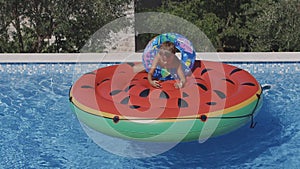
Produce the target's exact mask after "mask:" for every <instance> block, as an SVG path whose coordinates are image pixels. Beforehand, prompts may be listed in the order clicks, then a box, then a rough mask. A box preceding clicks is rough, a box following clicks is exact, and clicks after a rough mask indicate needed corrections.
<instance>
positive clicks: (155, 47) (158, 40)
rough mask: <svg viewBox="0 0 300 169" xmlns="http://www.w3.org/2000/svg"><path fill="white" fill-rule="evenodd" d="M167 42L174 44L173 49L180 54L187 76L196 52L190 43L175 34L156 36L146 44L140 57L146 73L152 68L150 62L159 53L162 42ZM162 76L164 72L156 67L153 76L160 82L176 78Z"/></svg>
mask: <svg viewBox="0 0 300 169" xmlns="http://www.w3.org/2000/svg"><path fill="white" fill-rule="evenodd" d="M168 41H169V42H172V43H174V45H175V47H176V48H177V49H178V50H179V51H180V52H181V62H182V65H183V72H184V74H185V75H188V74H189V73H190V72H191V69H192V68H193V66H194V63H195V58H196V52H195V50H194V47H193V45H192V43H191V42H190V41H189V40H188V39H187V38H185V37H184V36H182V35H180V34H177V33H165V34H161V35H158V36H156V37H155V38H154V39H152V40H151V41H150V42H149V43H148V45H147V46H146V48H145V50H144V53H143V56H142V60H143V65H144V67H145V69H146V71H147V72H149V70H150V68H151V66H152V62H153V60H154V58H155V56H156V55H157V54H158V52H159V49H160V45H161V44H162V43H163V42H168ZM163 74H164V71H163V70H162V69H161V68H160V67H159V66H157V68H156V70H155V72H154V74H153V76H154V77H160V80H173V79H176V77H174V76H161V75H163Z"/></svg>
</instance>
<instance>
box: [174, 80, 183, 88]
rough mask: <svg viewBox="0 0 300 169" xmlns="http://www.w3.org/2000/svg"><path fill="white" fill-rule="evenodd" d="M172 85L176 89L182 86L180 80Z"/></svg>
mask: <svg viewBox="0 0 300 169" xmlns="http://www.w3.org/2000/svg"><path fill="white" fill-rule="evenodd" d="M174 86H175V88H176V89H180V88H183V82H182V81H180V82H176V83H175V84H174Z"/></svg>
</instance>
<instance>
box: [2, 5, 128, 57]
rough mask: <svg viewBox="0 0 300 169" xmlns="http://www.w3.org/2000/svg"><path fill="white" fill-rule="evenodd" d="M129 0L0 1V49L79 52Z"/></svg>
mask: <svg viewBox="0 0 300 169" xmlns="http://www.w3.org/2000/svg"><path fill="white" fill-rule="evenodd" d="M129 2H130V0H91V1H81V0H64V1H61V0H1V1H0V52H78V51H79V49H80V48H81V47H82V46H83V45H84V44H85V41H86V40H87V39H88V38H89V37H90V36H91V35H92V34H93V33H94V32H95V31H96V30H98V29H99V28H101V27H102V26H104V25H105V24H106V23H108V22H110V21H112V20H114V19H115V18H118V17H121V16H123V15H124V14H123V13H124V10H125V9H126V8H125V7H126V5H128V3H129Z"/></svg>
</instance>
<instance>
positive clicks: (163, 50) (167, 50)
mask: <svg viewBox="0 0 300 169" xmlns="http://www.w3.org/2000/svg"><path fill="white" fill-rule="evenodd" d="M159 52H160V55H165V56H168V55H174V54H175V53H176V47H175V45H174V43H172V42H169V41H167V42H163V43H162V44H161V45H160V51H159Z"/></svg>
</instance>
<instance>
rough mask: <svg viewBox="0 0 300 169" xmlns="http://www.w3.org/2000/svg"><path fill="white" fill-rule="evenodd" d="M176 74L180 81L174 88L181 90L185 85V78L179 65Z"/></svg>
mask: <svg viewBox="0 0 300 169" xmlns="http://www.w3.org/2000/svg"><path fill="white" fill-rule="evenodd" d="M177 74H178V76H179V79H180V81H179V82H177V83H175V87H176V88H182V87H183V86H184V85H185V82H186V78H185V75H184V73H183V70H182V66H181V63H179V65H178V68H177Z"/></svg>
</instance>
